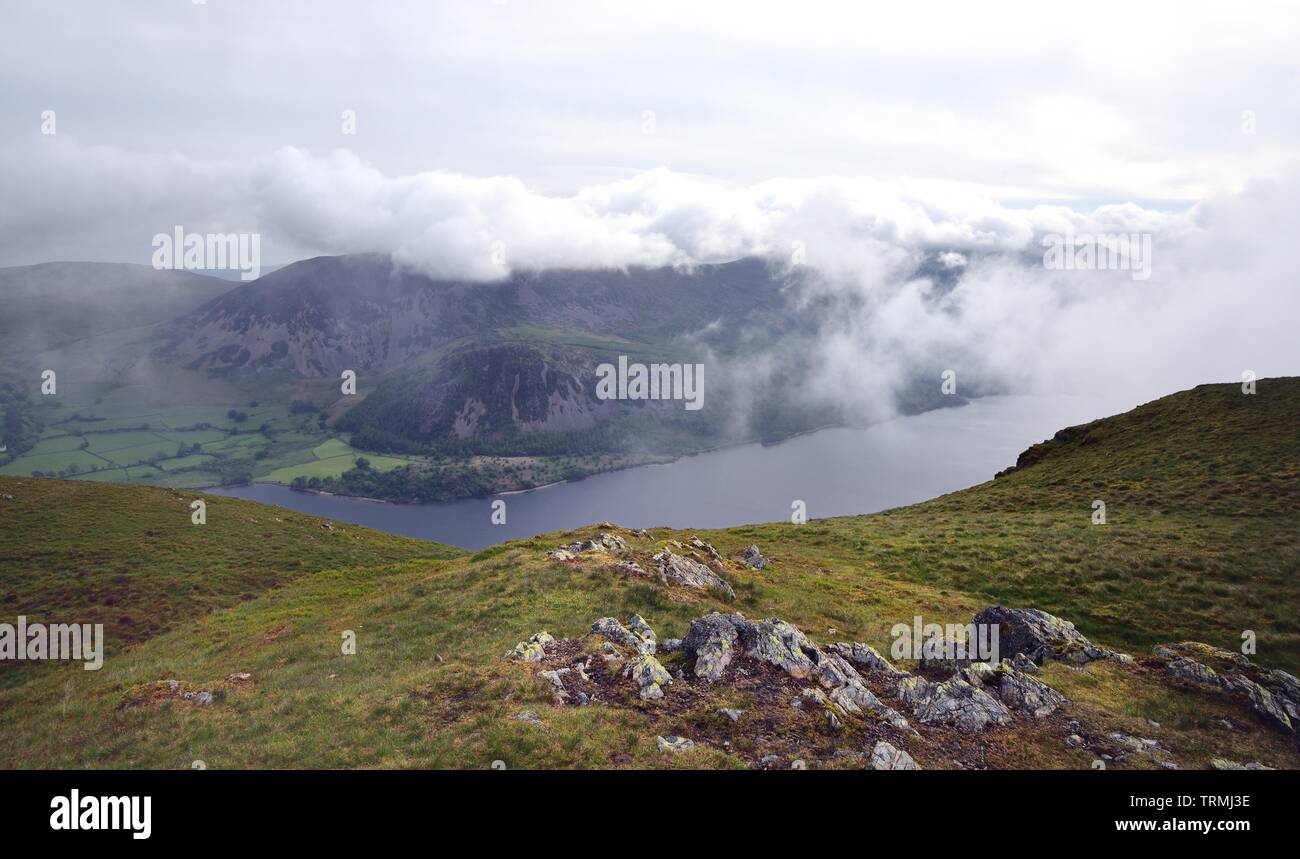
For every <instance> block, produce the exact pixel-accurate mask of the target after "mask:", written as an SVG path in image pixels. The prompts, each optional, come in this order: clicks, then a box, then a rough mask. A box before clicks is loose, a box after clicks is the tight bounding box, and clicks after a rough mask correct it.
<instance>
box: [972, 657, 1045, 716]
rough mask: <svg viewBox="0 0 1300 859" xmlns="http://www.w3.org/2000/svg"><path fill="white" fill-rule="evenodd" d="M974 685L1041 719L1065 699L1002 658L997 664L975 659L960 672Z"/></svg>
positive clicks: (1017, 710)
mask: <svg viewBox="0 0 1300 859" xmlns="http://www.w3.org/2000/svg"><path fill="white" fill-rule="evenodd" d="M961 676H962V678H963V679H964V680H966V681H967V682H968V683H970V684H971V685H973V686H979V687H980V688H982V689H987V690H988V691H990V692H992V693H993V694H994V695H996V696H997V697H998V699H999V700H1000V701H1001V702H1002V703H1003V704H1005V705H1007V707H1009V708H1010V709H1012V710H1014V711H1016V712H1018V713H1024V714H1026V715H1028V716H1033V717H1034V718H1036V719H1042V718H1044V717H1046V716H1050V715H1051V714H1052V713H1055V712H1056V710H1057V708H1058V707H1060V706H1062V705H1063V704H1065V703H1066V701H1065V696H1064V695H1062V694H1061V693H1060V692H1057V691H1056V690H1055V689H1053V688H1052V687H1050V686H1048V685H1047V684H1046V683H1043V682H1042V681H1041V680H1038V679H1036V678H1034V677H1031V676H1029V675H1028V674H1025V673H1024V672H1022V671H1019V670H1017V669H1016V668H1013V667H1012V665H1011V663H1010V662H1007V661H1006V660H1003V661H1002V662H1000V663H999V664H997V665H996V666H994V665H989V664H988V663H987V662H976V663H973V664H972V665H970V666H969V667H968V668H966V669H964V670H963V671H962V673H961Z"/></svg>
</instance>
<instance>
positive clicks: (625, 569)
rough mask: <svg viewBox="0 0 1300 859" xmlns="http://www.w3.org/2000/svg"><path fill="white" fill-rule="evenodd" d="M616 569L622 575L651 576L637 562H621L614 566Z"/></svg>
mask: <svg viewBox="0 0 1300 859" xmlns="http://www.w3.org/2000/svg"><path fill="white" fill-rule="evenodd" d="M614 569H615V570H617V571H618V572H620V573H626V574H627V575H629V576H649V575H650V574H649V573H647V572H646V571H645V567H642V566H641V565H640V564H638V563H637V562H636V561H619V562H618V563H617V564H615V565H614Z"/></svg>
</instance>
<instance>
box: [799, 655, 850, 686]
mask: <svg viewBox="0 0 1300 859" xmlns="http://www.w3.org/2000/svg"><path fill="white" fill-rule="evenodd" d="M805 653H806V655H807V656H808V659H809V660H810V661H811V662H812V663H813V666H814V667H813V673H814V675H815V676H816V677H817V682H818V683H821V684H822V686H823V687H825V688H827V689H835V688H838V687H840V686H844V685H845V684H847V683H861V682H862V675H861V674H859V673H858V670H857V669H856V668H854V667H853V666H852V665H850V664H849V661H848V660H847V659H845V658H844V657H843V656H841V655H840V654H838V653H836V652H834V651H832V650H830V649H827V650H819V649H817V648H816V647H813V648H811V649H810V650H808V651H805Z"/></svg>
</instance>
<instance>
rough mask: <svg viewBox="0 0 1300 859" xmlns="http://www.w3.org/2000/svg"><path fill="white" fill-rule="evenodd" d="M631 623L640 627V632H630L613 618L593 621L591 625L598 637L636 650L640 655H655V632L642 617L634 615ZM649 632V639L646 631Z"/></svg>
mask: <svg viewBox="0 0 1300 859" xmlns="http://www.w3.org/2000/svg"><path fill="white" fill-rule="evenodd" d="M630 622H631V623H632V624H633V625H634V626H639V628H640V631H633V630H630V629H628V628H627V627H625V626H623V624H621V623H619V622H618V621H617V620H615V619H614V618H612V617H602V618H600V619H598V620H596V621H593V622H592V624H591V631H592V632H594V633H596V634H597V635H603V636H604V637H605V638H607V639H609V640H610V641H612V642H614V643H615V644H622V645H624V646H626V647H631V648H634V649H635V650H636V651H637V652H638V653H654V652H655V637H654V635H655V634H654V630H652V629H650V626H649V625H648V624H647V623H646V622H645V621H644V620H643V619H642V618H641V616H640V615H633V616H632V621H630ZM638 622H639V624H638ZM647 630H648V632H649V634H648V637H647V635H646V634H645V631H647Z"/></svg>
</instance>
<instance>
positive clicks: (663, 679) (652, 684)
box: [623, 653, 673, 701]
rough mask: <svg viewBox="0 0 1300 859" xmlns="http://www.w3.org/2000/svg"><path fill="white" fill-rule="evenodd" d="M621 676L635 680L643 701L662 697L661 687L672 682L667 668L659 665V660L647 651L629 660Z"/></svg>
mask: <svg viewBox="0 0 1300 859" xmlns="http://www.w3.org/2000/svg"><path fill="white" fill-rule="evenodd" d="M623 676H624V677H631V678H632V679H633V680H635V681H636V685H637V688H638V689H639V693H638V694H640V696H641V700H643V701H651V700H654V699H656V698H662V697H663V696H664V692H663V688H662V687H664V686H665V685H667V684H669V683H672V682H673V678H672V675H671V674H669V673H668V669H666V668H664V667H663V666H662V665H660V664H659V660H658V659H655V658H654V657H653V656H651V655H650V654H649V653H642V654H640V655H638V656H637V657H636V658H635V659H632V660H631V661H629V662H628V663H627V666H626V667H624V669H623Z"/></svg>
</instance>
